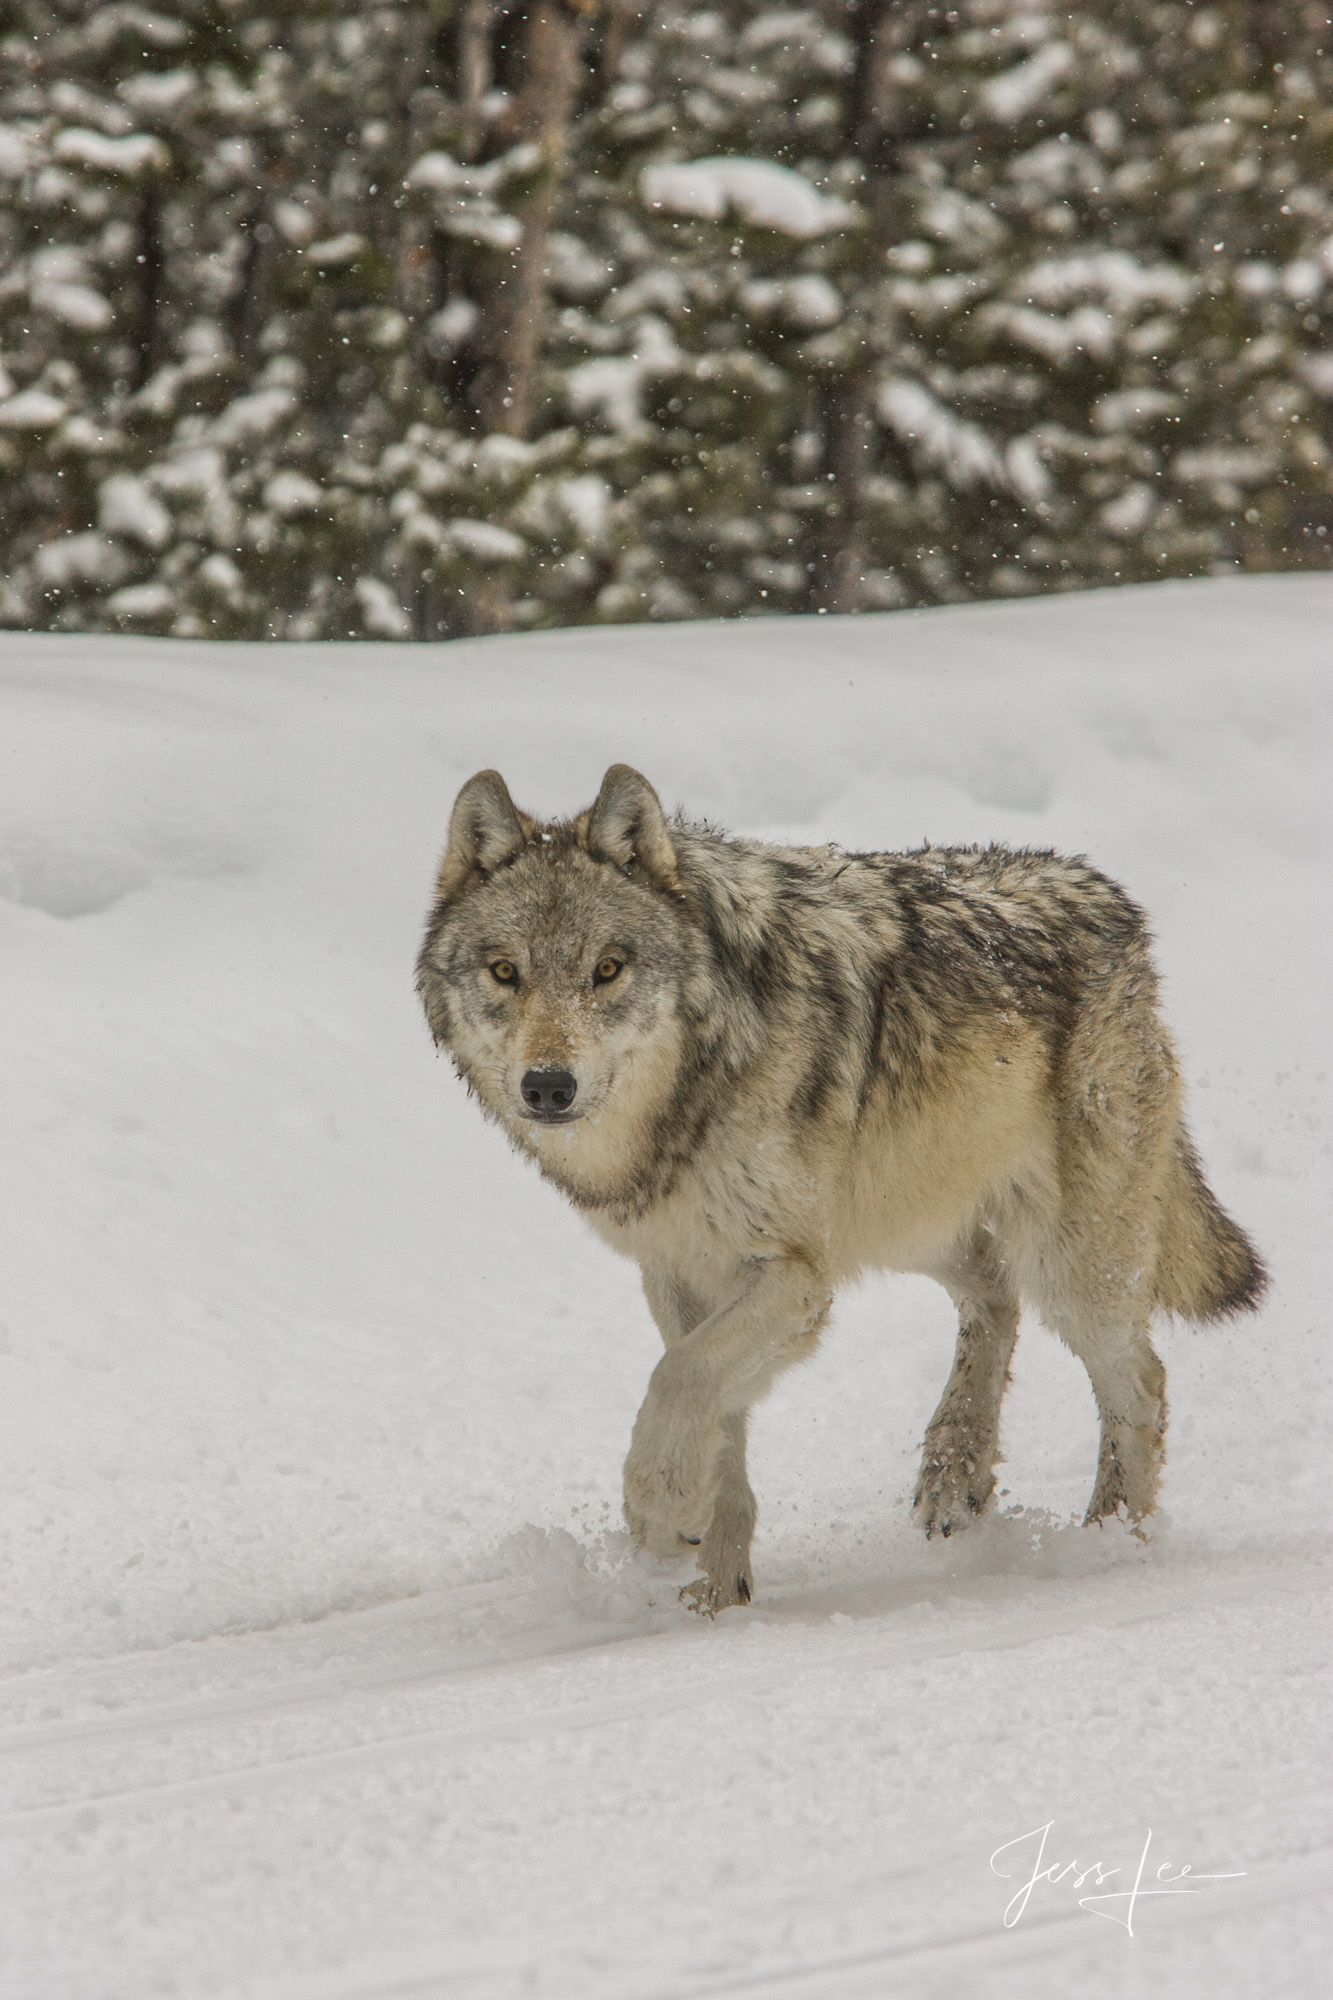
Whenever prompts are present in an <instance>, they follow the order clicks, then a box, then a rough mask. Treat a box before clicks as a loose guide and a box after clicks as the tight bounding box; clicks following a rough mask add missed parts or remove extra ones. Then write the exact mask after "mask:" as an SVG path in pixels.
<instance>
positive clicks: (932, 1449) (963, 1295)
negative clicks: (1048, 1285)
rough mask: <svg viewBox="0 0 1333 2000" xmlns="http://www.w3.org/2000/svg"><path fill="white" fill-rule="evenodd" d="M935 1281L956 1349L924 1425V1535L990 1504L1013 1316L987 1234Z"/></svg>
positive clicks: (1003, 1269) (1014, 1307)
mask: <svg viewBox="0 0 1333 2000" xmlns="http://www.w3.org/2000/svg"><path fill="white" fill-rule="evenodd" d="M934 1275H935V1276H936V1277H938V1279H939V1280H940V1283H941V1284H942V1285H944V1286H945V1288H946V1289H947V1291H948V1292H949V1295H950V1297H951V1298H952V1299H953V1301H954V1304H955V1305H956V1306H957V1307H958V1344H957V1346H956V1347H955V1349H954V1357H953V1373H952V1374H951V1375H950V1377H949V1380H948V1382H947V1384H946V1385H945V1390H944V1394H943V1396H941V1398H940V1404H939V1408H938V1409H937V1410H936V1412H935V1414H934V1416H933V1417H932V1418H931V1420H930V1422H929V1424H928V1425H927V1426H926V1439H925V1445H924V1448H923V1450H922V1453H921V1476H920V1478H919V1479H918V1481H917V1488H916V1498H915V1500H914V1502H913V1505H914V1507H915V1509H916V1514H917V1519H918V1520H919V1522H920V1524H921V1526H922V1527H923V1528H924V1529H925V1531H926V1534H927V1535H928V1536H929V1535H934V1534H936V1533H938V1534H941V1535H952V1534H954V1533H956V1532H957V1531H958V1530H959V1529H960V1528H965V1527H966V1526H967V1525H968V1523H969V1522H970V1521H973V1520H975V1519H976V1517H977V1515H978V1514H980V1513H981V1512H982V1510H983V1509H984V1507H985V1505H986V1502H987V1501H988V1500H989V1499H990V1496H991V1493H992V1491H993V1489H994V1486H995V1467H996V1463H997V1461H998V1459H999V1455H1000V1403H1001V1400H1002V1398H1003V1396H1004V1392H1005V1390H1006V1388H1007V1387H1008V1385H1009V1362H1010V1359H1011V1357H1012V1355H1013V1351H1014V1341H1015V1339H1016V1338H1017V1335H1018V1312H1019V1302H1018V1294H1017V1292H1016V1290H1015V1288H1014V1285H1013V1281H1012V1279H1011V1278H1010V1276H1009V1272H1008V1268H1007V1266H1006V1264H1005V1260H1004V1258H1003V1256H1002V1254H1001V1252H1000V1249H999V1246H998V1245H997V1243H996V1241H995V1239H994V1237H992V1236H991V1235H990V1234H989V1233H988V1232H985V1231H981V1230H979V1231H978V1232H977V1234H976V1236H975V1237H974V1238H973V1239H972V1241H971V1243H970V1244H969V1245H968V1247H967V1249H965V1250H964V1251H962V1252H960V1253H959V1254H958V1255H956V1256H955V1257H953V1258H951V1259H950V1261H949V1263H948V1264H947V1265H945V1266H943V1267H941V1268H940V1269H939V1270H938V1271H936V1272H935V1273H934Z"/></svg>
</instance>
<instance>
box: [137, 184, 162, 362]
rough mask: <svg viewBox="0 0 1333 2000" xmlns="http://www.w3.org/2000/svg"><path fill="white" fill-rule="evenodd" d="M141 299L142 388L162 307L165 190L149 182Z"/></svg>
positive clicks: (142, 221)
mask: <svg viewBox="0 0 1333 2000" xmlns="http://www.w3.org/2000/svg"><path fill="white" fill-rule="evenodd" d="M137 263H138V279H139V282H138V301H137V308H138V309H137V312H136V315H135V327H134V346H135V357H134V375H133V378H132V379H133V385H134V387H135V388H136V389H142V387H143V385H144V383H145V382H146V381H147V380H148V378H149V376H150V375H151V374H152V372H153V369H154V367H155V365H156V362H157V348H158V322H159V319H160V317H161V310H162V277H163V271H162V189H161V187H160V186H159V185H158V183H157V182H156V181H149V182H148V184H147V186H146V187H145V188H144V189H143V191H142V193H141V194H140V196H139V254H138V259H137Z"/></svg>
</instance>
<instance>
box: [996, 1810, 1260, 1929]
mask: <svg viewBox="0 0 1333 2000" xmlns="http://www.w3.org/2000/svg"><path fill="white" fill-rule="evenodd" d="M1054 1825H1055V1821H1054V1820H1053V1819H1048V1820H1047V1822H1046V1824H1045V1826H1034V1827H1033V1829H1032V1831H1031V1833H1020V1834H1019V1836H1018V1838H1017V1839H1016V1840H1006V1841H1005V1843H1004V1845H1003V1847H997V1848H996V1850H995V1852H994V1854H992V1856H991V1858H990V1865H991V1867H992V1869H993V1870H994V1872H995V1873H996V1874H997V1875H1003V1876H1005V1877H1006V1878H1008V1879H1009V1880H1013V1879H1014V1878H1015V1876H1017V1875H1020V1874H1021V1875H1022V1876H1023V1882H1022V1886H1021V1887H1020V1888H1018V1889H1016V1890H1015V1891H1014V1893H1013V1895H1012V1896H1011V1897H1010V1898H1009V1901H1008V1903H1007V1904H1006V1905H1005V1912H1004V1923H1005V1929H1006V1930H1012V1928H1013V1926H1014V1925H1015V1924H1016V1923H1017V1922H1018V1920H1019V1918H1020V1917H1021V1916H1022V1915H1023V1912H1024V1911H1025V1910H1026V1909H1027V1906H1028V1903H1029V1902H1030V1900H1031V1898H1032V1892H1033V1890H1034V1889H1035V1888H1036V1887H1037V1885H1038V1883H1041V1882H1049V1883H1050V1884H1051V1886H1052V1887H1053V1888H1055V1887H1058V1886H1059V1885H1061V1884H1063V1883H1067V1884H1068V1885H1069V1887H1070V1888H1071V1889H1074V1890H1078V1889H1082V1888H1083V1887H1084V1886H1085V1884H1087V1883H1089V1882H1091V1883H1092V1884H1093V1885H1094V1887H1095V1889H1096V1890H1097V1891H1098V1892H1100V1891H1101V1888H1102V1884H1103V1883H1105V1882H1109V1881H1110V1880H1111V1878H1112V1877H1113V1876H1115V1875H1120V1876H1121V1877H1122V1879H1123V1870H1121V1869H1119V1868H1108V1867H1107V1866H1106V1864H1105V1862H1103V1861H1087V1862H1084V1861H1078V1860H1073V1861H1059V1860H1048V1859H1047V1854H1046V1849H1047V1845H1048V1843H1049V1841H1050V1837H1051V1828H1052V1827H1053V1826H1054ZM1152 1839H1153V1836H1152V1828H1151V1827H1149V1829H1148V1832H1147V1835H1146V1837H1145V1839H1144V1842H1143V1851H1142V1853H1141V1854H1140V1855H1139V1862H1138V1867H1137V1869H1136V1870H1135V1873H1134V1886H1133V1888H1132V1889H1123V1888H1117V1889H1111V1890H1108V1891H1107V1892H1106V1893H1105V1894H1101V1893H1096V1894H1093V1895H1090V1896H1080V1897H1079V1899H1078V1906H1079V1908H1080V1909H1081V1910H1090V1911H1091V1912H1092V1914H1093V1916H1094V1917H1108V1918H1109V1919H1110V1921H1111V1922H1112V1923H1113V1924H1123V1925H1124V1927H1125V1929H1126V1930H1127V1931H1128V1932H1129V1935H1130V1936H1131V1937H1133V1935H1134V1912H1135V1909H1136V1908H1137V1906H1138V1904H1139V1903H1140V1902H1143V1901H1145V1900H1146V1899H1147V1898H1148V1897H1149V1896H1197V1895H1200V1894H1201V1893H1202V1886H1201V1885H1202V1884H1203V1883H1205V1882H1238V1881H1240V1880H1241V1878H1242V1877H1243V1875H1244V1874H1245V1870H1244V1869H1243V1868H1241V1869H1234V1870H1232V1871H1231V1872H1230V1873H1228V1874H1212V1875H1199V1874H1196V1873H1195V1871H1194V1869H1193V1868H1192V1867H1191V1866H1190V1865H1189V1863H1188V1862H1187V1863H1186V1864H1185V1866H1184V1867H1183V1868H1177V1867H1176V1864H1175V1863H1174V1862H1173V1861H1163V1862H1161V1863H1160V1864H1159V1865H1158V1866H1157V1867H1156V1868H1155V1869H1153V1868H1150V1864H1149V1860H1148V1856H1149V1853H1150V1851H1151V1848H1152ZM1024 1850H1026V1852H1024Z"/></svg>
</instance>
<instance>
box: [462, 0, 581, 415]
mask: <svg viewBox="0 0 1333 2000" xmlns="http://www.w3.org/2000/svg"><path fill="white" fill-rule="evenodd" d="M579 41H580V26H579V24H578V22H577V21H576V20H575V19H574V18H573V17H572V16H571V14H570V13H569V12H568V11H567V9H566V8H565V7H564V6H562V5H560V4H559V0H536V4H535V5H534V6H533V7H532V9H531V11H530V12H529V14H528V17H527V21H526V23H525V33H524V37H523V53H522V71H521V74H522V78H523V81H522V85H521V88H520V91H519V95H518V103H517V105H516V107H515V117H514V137H515V138H516V139H517V140H519V141H520V142H521V141H523V140H528V141H530V142H532V143H534V144H536V145H537V146H539V147H540V149H541V163H540V166H539V167H538V169H537V173H536V179H535V182H534V185H533V187H532V190H531V192H530V193H529V194H528V195H527V196H526V197H525V199H524V200H523V201H522V202H521V203H520V204H519V206H518V209H517V214H518V219H519V221H520V222H521V223H522V225H523V236H522V240H521V242H519V244H518V245H517V246H516V248H515V249H514V251H513V252H512V254H511V255H510V257H509V259H508V263H507V268H505V270H504V273H503V275H502V276H501V277H500V278H499V280H498V282H497V284H496V287H495V293H494V296H493V298H492V300H491V301H490V311H489V313H488V315H487V317H488V319H489V321H490V332H491V335H492V338H493V341H494V348H493V353H494V359H493V361H492V362H491V363H490V364H489V365H488V366H487V367H486V368H485V369H484V370H483V371H482V373H481V376H480V378H479V380H478V385H477V404H478V415H479V416H480V418H481V421H482V425H483V428H484V429H486V430H491V431H503V432H504V433H506V434H507V435H508V436H509V437H516V438H525V437H527V436H528V434H529V432H530V431H531V429H532V420H533V411H534V401H535V395H536V382H537V364H538V360H539V358H540V354H541V345H542V335H543V332H544V330H545V320H546V297H547V286H546V265H547V260H548V256H549V250H550V236H551V224H552V222H553V220H554V218H555V213H556V208H557V205H558V203H559V200H560V196H561V194H562V192H563V187H564V179H565V175H566V173H567V171H568V166H569V139H570V130H571V127H572V125H573V121H574V107H575V103H576V101H577V96H578V82H579Z"/></svg>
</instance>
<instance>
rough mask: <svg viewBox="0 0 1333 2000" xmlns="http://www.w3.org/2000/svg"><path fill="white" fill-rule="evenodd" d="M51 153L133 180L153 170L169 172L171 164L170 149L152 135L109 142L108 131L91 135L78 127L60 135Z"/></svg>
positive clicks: (58, 158) (127, 136)
mask: <svg viewBox="0 0 1333 2000" xmlns="http://www.w3.org/2000/svg"><path fill="white" fill-rule="evenodd" d="M51 151H52V153H53V154H54V156H55V158H56V159H57V160H66V161H71V162H74V163H76V164H77V165H79V166H81V167H92V168H94V169H95V170H96V171H97V172H98V173H103V174H118V175H125V176H127V177H129V178H133V176H134V175H136V174H141V173H143V172H144V171H145V169H147V168H150V167H151V168H152V169H153V171H154V172H155V173H165V172H166V170H167V167H168V166H169V165H170V164H171V161H170V155H169V154H168V152H167V149H166V147H165V146H164V145H163V144H162V141H161V140H160V139H158V138H155V137H154V136H153V134H152V133H151V132H131V133H128V134H127V135H126V137H125V138H123V139H109V138H108V137H107V136H106V134H105V133H104V132H90V131H87V130H86V129H85V128H84V127H82V126H78V125H75V126H71V127H70V128H69V130H68V131H65V132H58V133H57V134H56V139H55V144H54V145H53V146H52V148H51Z"/></svg>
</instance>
